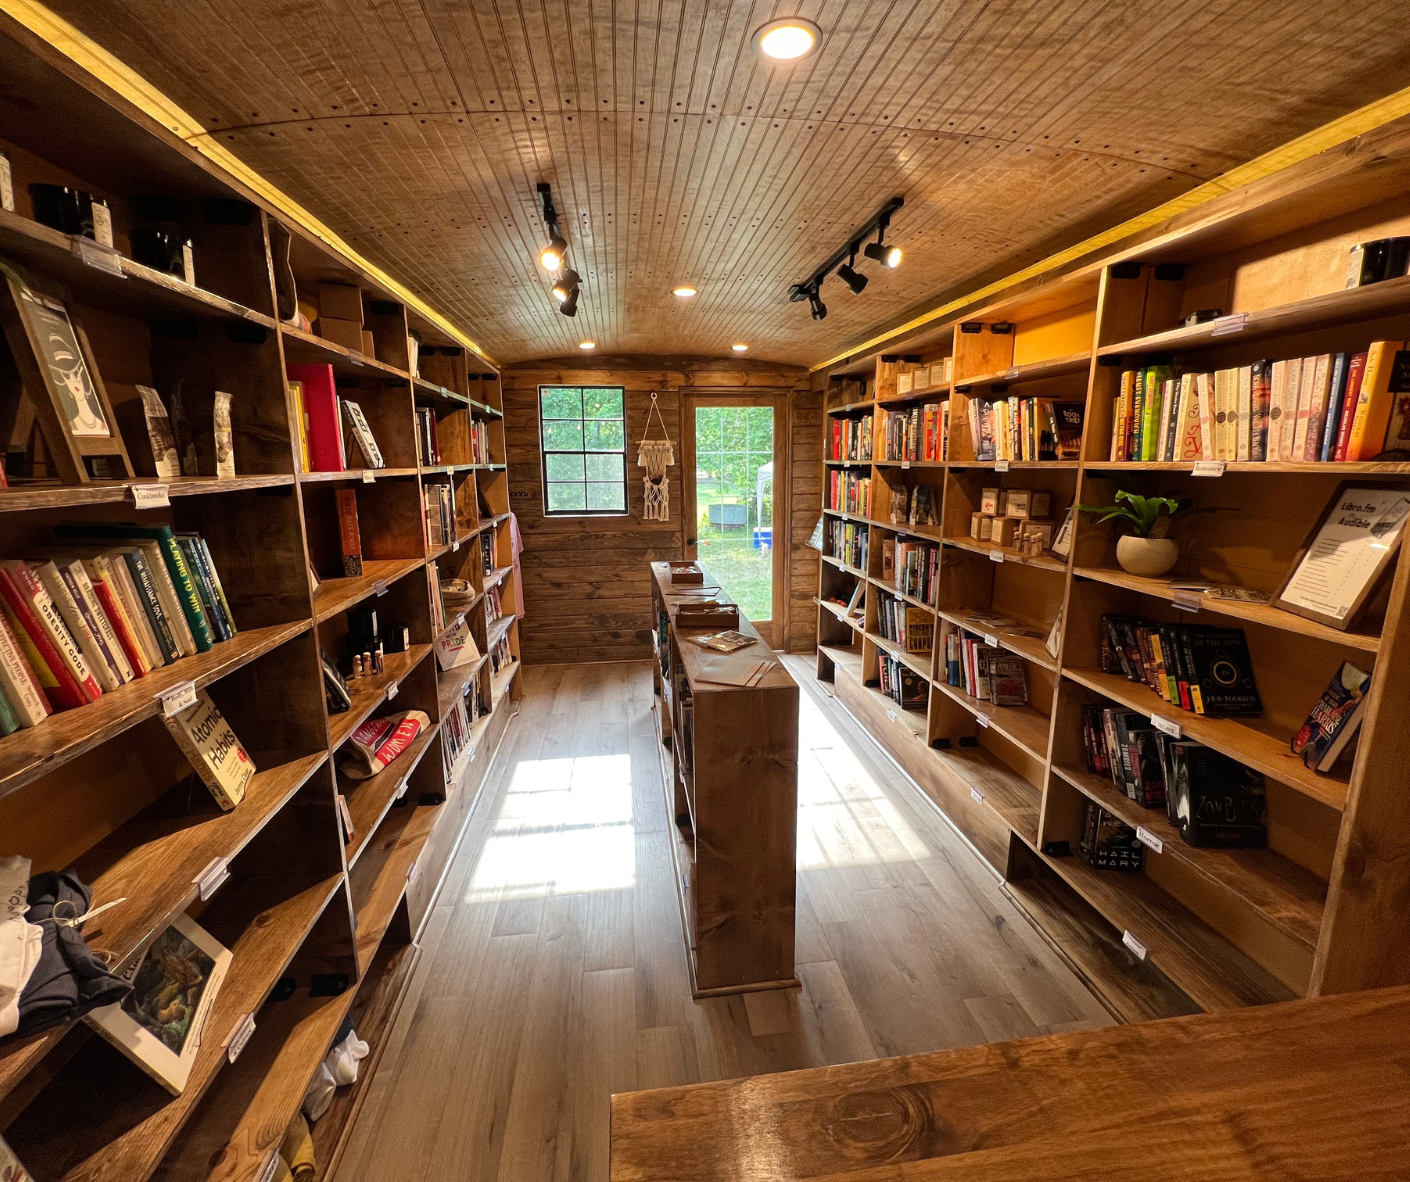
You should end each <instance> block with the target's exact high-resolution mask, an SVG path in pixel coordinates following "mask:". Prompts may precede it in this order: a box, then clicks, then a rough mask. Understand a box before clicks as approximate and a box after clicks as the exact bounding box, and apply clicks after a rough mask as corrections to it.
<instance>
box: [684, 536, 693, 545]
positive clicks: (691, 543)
mask: <svg viewBox="0 0 1410 1182" xmlns="http://www.w3.org/2000/svg"><path fill="white" fill-rule="evenodd" d="M685 544H686V545H687V546H693V545H695V539H694V538H686V540H685Z"/></svg>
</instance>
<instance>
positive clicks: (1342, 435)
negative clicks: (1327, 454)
mask: <svg viewBox="0 0 1410 1182" xmlns="http://www.w3.org/2000/svg"><path fill="white" fill-rule="evenodd" d="M1367 356H1368V355H1367V354H1366V353H1357V354H1356V356H1354V357H1353V358H1352V359H1351V371H1350V373H1349V374H1348V375H1347V379H1346V396H1345V397H1344V398H1343V399H1342V403H1341V420H1340V422H1338V424H1337V439H1336V443H1335V444H1334V445H1333V448H1332V459H1333V460H1334V461H1335V462H1337V463H1341V462H1342V461H1344V460H1345V459H1346V453H1347V451H1348V450H1349V449H1350V447H1351V428H1352V426H1353V425H1354V424H1355V422H1356V407H1357V405H1358V404H1359V403H1360V400H1361V383H1362V382H1363V380H1364V379H1365V377H1366V359H1367Z"/></svg>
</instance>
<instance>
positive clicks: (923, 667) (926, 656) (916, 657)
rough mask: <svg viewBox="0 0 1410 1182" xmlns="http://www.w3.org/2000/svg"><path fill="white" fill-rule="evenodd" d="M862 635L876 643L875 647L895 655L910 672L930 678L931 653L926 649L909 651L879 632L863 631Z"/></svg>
mask: <svg viewBox="0 0 1410 1182" xmlns="http://www.w3.org/2000/svg"><path fill="white" fill-rule="evenodd" d="M863 635H864V636H866V638H867V639H868V640H870V641H871V642H872V644H874V645H876V647H877V648H879V649H881V651H882V652H884V653H889V654H890V655H891V656H893V657H895V658H896V659H897V660H898V661H900V662H901V664H903V665H905V666H906V667H907V668H908V669H910V670H911V672H912V673H915V674H916V675H917V676H918V677H921V678H923V679H924V680H925V681H929V680H930V658H931V653H930V652H929V651H928V650H927V651H926V652H923V653H911V652H907V651H906V650H905V649H903V648H902V647H901V646H900V645H899V644H897V643H896V642H895V641H894V640H887V639H886V637H884V636H882V635H881V633H879V632H864V633H863Z"/></svg>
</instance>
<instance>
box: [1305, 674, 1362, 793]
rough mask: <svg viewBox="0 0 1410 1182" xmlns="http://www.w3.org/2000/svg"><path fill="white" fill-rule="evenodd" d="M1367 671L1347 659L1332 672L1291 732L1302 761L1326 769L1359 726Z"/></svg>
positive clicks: (1329, 767)
mask: <svg viewBox="0 0 1410 1182" xmlns="http://www.w3.org/2000/svg"><path fill="white" fill-rule="evenodd" d="M1370 685H1371V675H1370V674H1369V673H1367V672H1365V671H1364V670H1361V669H1358V668H1357V667H1356V666H1355V665H1353V664H1352V663H1351V662H1350V661H1343V662H1342V663H1341V668H1340V669H1338V670H1337V672H1336V676H1334V677H1333V678H1332V680H1331V681H1330V682H1329V683H1328V685H1327V688H1326V689H1324V690H1323V691H1322V696H1321V697H1320V698H1318V699H1317V701H1316V703H1315V704H1314V705H1313V707H1312V713H1311V714H1309V715H1308V716H1307V721H1306V722H1304V723H1303V724H1302V726H1301V727H1300V728H1298V732H1297V734H1295V735H1294V736H1293V740H1292V749H1293V753H1294V754H1295V755H1301V756H1302V762H1303V763H1305V764H1306V765H1307V766H1308V767H1310V768H1312V769H1313V770H1315V771H1319V772H1329V771H1331V770H1332V767H1333V765H1334V764H1335V763H1336V761H1337V759H1338V758H1339V757H1340V756H1341V754H1342V752H1343V751H1345V750H1346V748H1347V745H1348V744H1349V743H1350V742H1351V740H1352V739H1353V738H1354V737H1355V735H1356V732H1357V731H1358V730H1359V729H1360V728H1361V722H1362V718H1363V717H1364V715H1365V708H1366V692H1367V690H1368V689H1369V688H1370Z"/></svg>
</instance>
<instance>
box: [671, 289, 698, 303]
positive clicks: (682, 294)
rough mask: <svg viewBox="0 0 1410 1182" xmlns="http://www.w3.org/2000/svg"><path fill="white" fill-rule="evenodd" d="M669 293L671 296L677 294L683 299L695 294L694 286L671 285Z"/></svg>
mask: <svg viewBox="0 0 1410 1182" xmlns="http://www.w3.org/2000/svg"><path fill="white" fill-rule="evenodd" d="M671 294H672V295H673V296H679V297H680V298H681V299H683V300H688V299H690V297H691V296H693V295H694V294H695V288H693V287H689V286H682V287H673V288H671Z"/></svg>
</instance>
